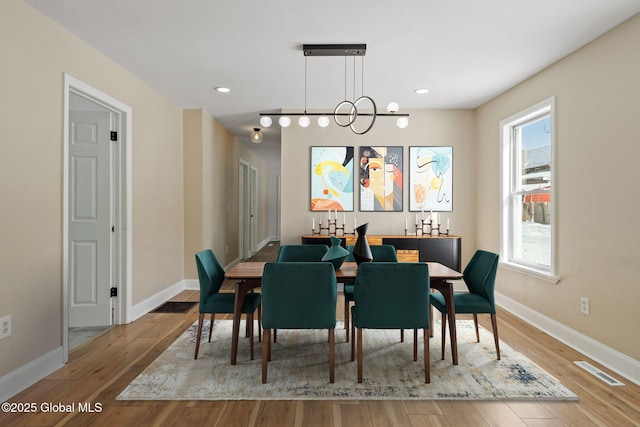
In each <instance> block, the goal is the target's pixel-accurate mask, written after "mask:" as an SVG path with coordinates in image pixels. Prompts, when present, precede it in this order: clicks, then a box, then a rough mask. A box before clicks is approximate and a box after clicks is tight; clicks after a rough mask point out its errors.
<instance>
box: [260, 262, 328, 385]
mask: <svg viewBox="0 0 640 427" xmlns="http://www.w3.org/2000/svg"><path fill="white" fill-rule="evenodd" d="M261 287H262V328H263V337H262V383H263V384H264V383H266V382H267V363H268V361H269V360H271V336H270V335H271V330H272V329H328V330H329V381H330V382H332V383H333V382H334V377H335V327H336V300H337V283H336V273H335V270H334V268H333V265H332V264H331V263H328V262H270V263H266V264H265V266H264V271H263V274H262V285H261Z"/></svg>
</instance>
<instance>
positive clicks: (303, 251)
mask: <svg viewBox="0 0 640 427" xmlns="http://www.w3.org/2000/svg"><path fill="white" fill-rule="evenodd" d="M328 250H329V246H327V245H315V244H302V245H282V246H280V250H279V251H278V258H277V261H278V262H320V261H322V257H323V256H324V254H326V253H327V251H328ZM277 341H278V330H277V329H274V330H273V342H277Z"/></svg>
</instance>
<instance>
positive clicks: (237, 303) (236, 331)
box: [231, 282, 247, 365]
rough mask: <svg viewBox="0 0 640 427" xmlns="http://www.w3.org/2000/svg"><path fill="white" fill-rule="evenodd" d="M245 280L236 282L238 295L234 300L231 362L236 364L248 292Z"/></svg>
mask: <svg viewBox="0 0 640 427" xmlns="http://www.w3.org/2000/svg"><path fill="white" fill-rule="evenodd" d="M246 292H247V291H246V286H245V282H238V283H236V296H235V299H234V302H233V332H232V333H231V364H232V365H235V364H236V358H237V356H238V336H239V335H240V316H241V315H242V305H243V304H244V296H245V294H246Z"/></svg>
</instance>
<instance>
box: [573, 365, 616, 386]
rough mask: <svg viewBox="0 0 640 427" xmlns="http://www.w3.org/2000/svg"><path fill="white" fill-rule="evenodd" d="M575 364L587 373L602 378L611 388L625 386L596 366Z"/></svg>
mask: <svg viewBox="0 0 640 427" xmlns="http://www.w3.org/2000/svg"><path fill="white" fill-rule="evenodd" d="M573 363H575V364H576V365H578V366H580V367H581V368H582V369H584V370H585V371H587V372H589V373H590V374H592V375H594V376H596V377H598V378H600V379H601V380H602V381H604V382H605V383H607V384H609V385H611V386H621V385H624V383H621V382H620V381H618V380H617V379H615V378H613V377H612V376H611V375H609V374H607V373H606V372H603V371H602V370H600V369H598V368H596V367H595V366H593V365H592V364H591V363H589V362H583V361H578V362H573Z"/></svg>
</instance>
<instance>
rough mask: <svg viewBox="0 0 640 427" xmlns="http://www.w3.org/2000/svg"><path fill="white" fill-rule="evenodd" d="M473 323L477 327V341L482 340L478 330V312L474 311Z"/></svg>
mask: <svg viewBox="0 0 640 427" xmlns="http://www.w3.org/2000/svg"><path fill="white" fill-rule="evenodd" d="M473 324H474V325H475V327H476V342H480V331H479V330H478V314H477V313H473Z"/></svg>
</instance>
